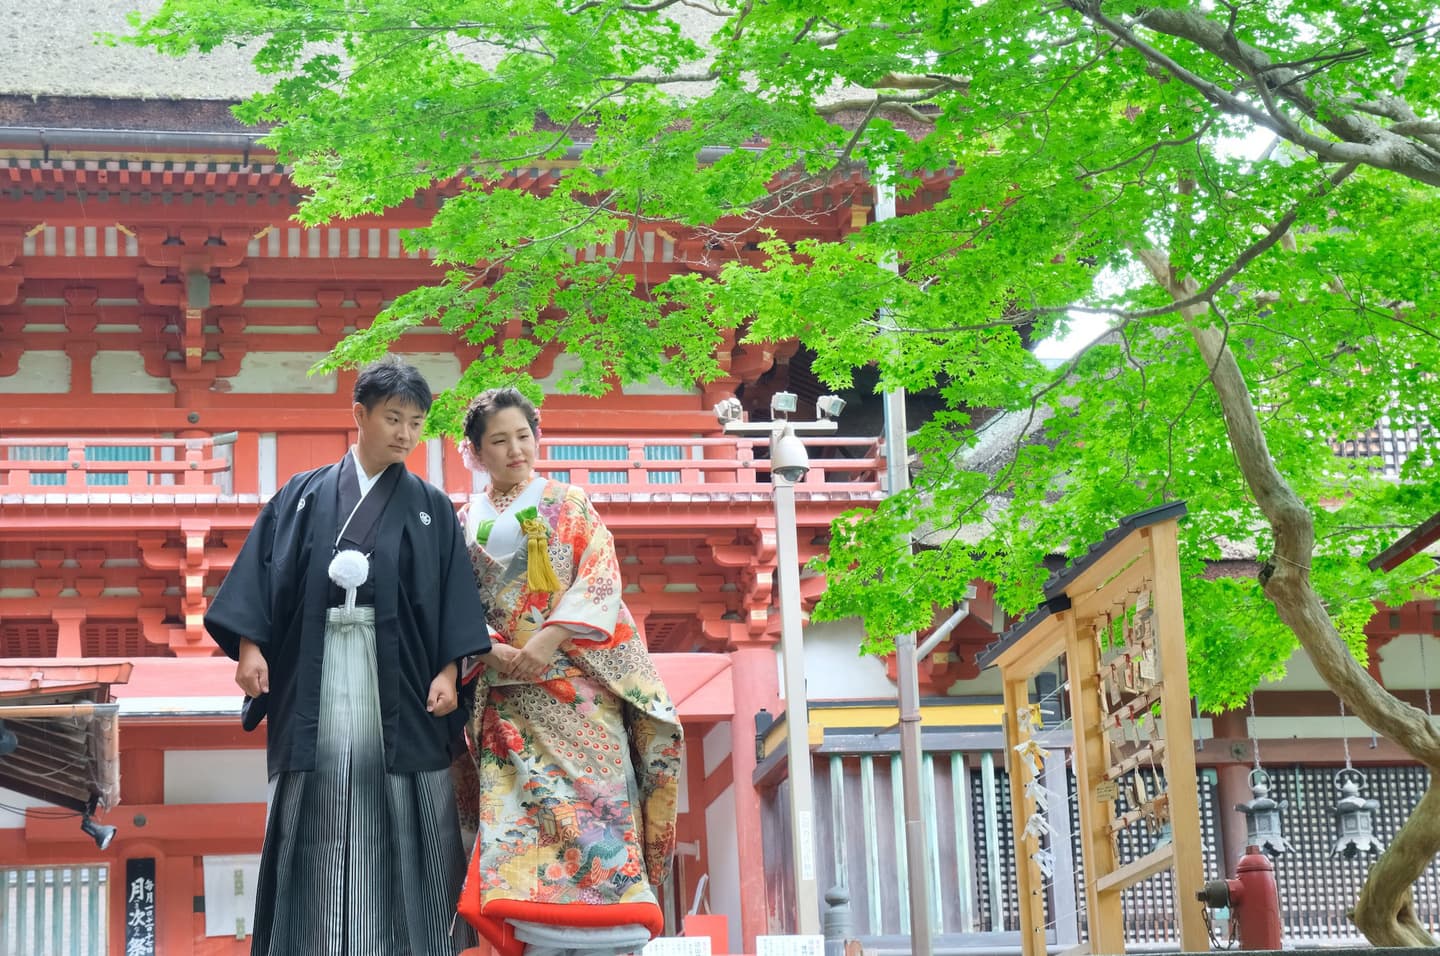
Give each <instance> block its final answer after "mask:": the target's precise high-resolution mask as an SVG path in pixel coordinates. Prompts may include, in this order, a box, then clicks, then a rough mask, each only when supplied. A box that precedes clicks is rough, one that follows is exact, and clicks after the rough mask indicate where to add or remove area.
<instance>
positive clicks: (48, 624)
mask: <svg viewBox="0 0 1440 956" xmlns="http://www.w3.org/2000/svg"><path fill="white" fill-rule="evenodd" d="M59 647H60V628H59V626H58V625H56V623H55V622H54V621H46V620H28V621H27V620H12V621H5V622H4V623H0V657H54V656H55V652H56V651H57V650H59Z"/></svg>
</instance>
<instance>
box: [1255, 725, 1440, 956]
mask: <svg viewBox="0 0 1440 956" xmlns="http://www.w3.org/2000/svg"><path fill="white" fill-rule="evenodd" d="M1359 746H1364V745H1363V744H1360V745H1359ZM1338 769H1340V768H1338V767H1298V766H1291V767H1284V768H1271V769H1270V782H1271V791H1270V796H1272V797H1274V798H1275V799H1276V800H1286V801H1288V802H1289V807H1287V808H1286V810H1285V812H1284V814H1283V816H1282V817H1281V819H1282V821H1283V822H1282V826H1283V828H1284V831H1285V840H1286V842H1287V843H1289V844H1290V851H1289V852H1288V853H1286V854H1285V855H1284V856H1282V857H1280V859H1278V860H1276V861H1275V882H1276V883H1277V884H1278V885H1279V887H1280V912H1281V918H1282V921H1283V924H1284V927H1285V939H1286V941H1287V942H1288V941H1295V940H1309V939H1315V940H1322V939H1355V940H1358V939H1359V938H1360V933H1359V931H1358V930H1356V929H1355V924H1354V923H1352V922H1350V920H1349V919H1348V918H1347V917H1346V916H1345V912H1346V910H1348V909H1350V908H1351V907H1352V906H1354V905H1355V900H1356V899H1358V898H1359V896H1360V887H1361V886H1362V885H1363V884H1364V882H1365V875H1366V873H1367V872H1368V871H1369V869H1370V863H1371V862H1372V861H1371V860H1370V859H1368V858H1361V859H1356V860H1345V859H1336V858H1334V857H1332V856H1331V851H1332V849H1333V848H1334V846H1335V836H1336V833H1335V814H1334V806H1335V798H1336V797H1337V796H1338V793H1337V792H1336V790H1335V772H1336V771H1337V770H1338ZM1359 769H1360V771H1361V772H1362V773H1363V774H1365V790H1364V795H1365V796H1367V797H1372V798H1374V799H1376V800H1378V801H1380V809H1379V810H1378V811H1376V812H1375V814H1374V816H1373V817H1372V822H1373V825H1374V830H1375V835H1376V837H1378V838H1379V840H1380V842H1381V844H1383V845H1386V846H1388V845H1389V844H1390V841H1391V840H1393V839H1394V838H1395V833H1396V831H1397V830H1399V829H1400V826H1401V824H1403V823H1404V822H1405V818H1406V817H1407V816H1409V814H1410V811H1411V809H1412V808H1413V807H1414V806H1415V805H1416V804H1417V803H1419V802H1420V797H1421V795H1422V794H1424V792H1425V787H1426V785H1427V784H1428V774H1427V773H1426V771H1425V768H1424V767H1418V766H1400V767H1361V768H1359ZM1237 825H1240V826H1243V821H1237ZM1413 891H1414V894H1415V912H1416V915H1417V916H1418V917H1419V918H1420V922H1422V923H1424V924H1425V925H1426V926H1428V927H1429V928H1430V930H1431V931H1432V932H1434V931H1435V930H1436V928H1437V926H1440V864H1436V863H1431V864H1430V866H1429V867H1427V868H1426V869H1425V872H1424V873H1423V874H1422V875H1421V877H1420V879H1418V880H1416V881H1415V884H1414V888H1413Z"/></svg>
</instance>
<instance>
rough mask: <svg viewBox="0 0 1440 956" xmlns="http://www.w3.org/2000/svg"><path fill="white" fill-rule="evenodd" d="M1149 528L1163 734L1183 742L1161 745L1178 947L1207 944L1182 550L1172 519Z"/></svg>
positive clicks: (1198, 949)
mask: <svg viewBox="0 0 1440 956" xmlns="http://www.w3.org/2000/svg"><path fill="white" fill-rule="evenodd" d="M1145 531H1147V532H1149V534H1150V559H1151V561H1152V562H1153V574H1154V577H1153V580H1154V582H1155V615H1156V620H1155V626H1156V631H1157V640H1158V642H1159V649H1160V671H1161V673H1162V674H1164V677H1165V679H1164V682H1163V684H1162V686H1161V690H1160V712H1161V713H1162V714H1164V715H1165V736H1166V738H1167V739H1169V740H1170V741H1172V742H1174V743H1176V744H1183V746H1171V747H1166V748H1165V761H1164V766H1165V779H1166V781H1167V782H1169V783H1170V786H1169V788H1168V791H1169V794H1170V826H1171V832H1172V834H1173V839H1174V843H1175V863H1176V866H1175V884H1174V885H1175V912H1176V914H1177V915H1178V918H1179V923H1180V948H1181V949H1187V950H1192V951H1195V952H1203V951H1204V950H1206V949H1208V948H1209V945H1210V939H1209V933H1208V931H1207V930H1206V928H1205V922H1204V916H1205V912H1204V909H1203V904H1201V903H1199V902H1197V897H1198V894H1199V892H1200V890H1201V887H1202V886H1203V885H1204V877H1205V874H1204V872H1203V870H1202V868H1201V860H1203V859H1204V855H1203V850H1204V848H1203V845H1202V843H1201V839H1200V799H1199V793H1198V788H1197V787H1196V781H1195V750H1194V748H1193V747H1191V746H1190V745H1189V741H1190V737H1191V735H1190V729H1191V724H1190V675H1189V673H1188V668H1187V667H1186V665H1185V615H1184V613H1183V611H1182V607H1181V600H1180V555H1179V548H1178V543H1177V541H1176V523H1175V522H1174V521H1166V522H1164V523H1162V524H1157V525H1155V526H1153V527H1151V528H1147V529H1145Z"/></svg>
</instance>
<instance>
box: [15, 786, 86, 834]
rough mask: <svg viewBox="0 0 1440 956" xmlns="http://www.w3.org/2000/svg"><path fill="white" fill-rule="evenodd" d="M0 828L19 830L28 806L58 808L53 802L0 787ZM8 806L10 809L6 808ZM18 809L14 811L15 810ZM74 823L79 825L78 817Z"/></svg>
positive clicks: (22, 824)
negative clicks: (0, 805)
mask: <svg viewBox="0 0 1440 956" xmlns="http://www.w3.org/2000/svg"><path fill="white" fill-rule="evenodd" d="M0 804H4V806H3V807H0V830H19V829H20V828H22V827H24V826H25V811H26V810H28V809H29V808H30V807H50V808H51V809H53V810H59V809H60V808H59V807H57V806H55V805H54V804H50V803H46V802H45V801H44V800H36V799H35V798H34V797H27V796H25V795H24V794H23V793H16V792H15V791H14V790H6V789H5V788H4V787H0ZM6 807H9V808H11V809H6ZM16 810H18V811H20V812H19V813H16V812H15V811H16ZM75 825H76V826H77V827H78V826H79V825H80V818H79V817H76V818H75Z"/></svg>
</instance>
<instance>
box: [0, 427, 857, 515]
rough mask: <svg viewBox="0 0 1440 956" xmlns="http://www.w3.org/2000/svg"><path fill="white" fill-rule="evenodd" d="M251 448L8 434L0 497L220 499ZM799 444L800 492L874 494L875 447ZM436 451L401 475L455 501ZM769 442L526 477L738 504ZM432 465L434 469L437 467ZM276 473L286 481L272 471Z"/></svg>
mask: <svg viewBox="0 0 1440 956" xmlns="http://www.w3.org/2000/svg"><path fill="white" fill-rule="evenodd" d="M267 434H268V438H266V439H265V440H267V441H269V442H270V443H271V447H272V448H273V447H274V443H275V442H276V441H283V439H284V437H285V433H283V432H281V433H278V435H279V437H278V439H277V433H267ZM261 440H262V433H260V432H255V431H251V432H247V433H243V434H237V433H235V432H227V433H224V434H220V435H215V436H202V437H197V438H158V437H157V438H133V437H129V438H119V437H108V436H93V437H92V436H76V435H70V436H30V435H26V436H24V437H15V436H14V435H13V434H12V435H11V436H9V437H3V438H0V494H7V495H13V494H23V495H36V494H40V495H48V494H54V493H63V494H66V495H75V494H77V493H80V494H101V495H112V496H113V495H117V494H118V495H122V496H123V495H127V494H129V495H135V494H140V495H173V494H186V495H190V494H197V495H202V496H214V497H217V498H225V497H228V496H231V490H232V489H233V488H235V487H236V481H235V473H234V467H235V463H236V462H237V461H241V460H244V461H245V462H246V463H247V465H248V467H251V468H253V467H256V465H255V464H254V463H255V462H256V460H257V452H256V449H257V447H258V446H257V442H259V441H261ZM803 441H804V443H805V445H806V446H807V447H808V448H809V449H810V451H811V461H810V471H809V473H808V474H807V475H806V477H805V478H804V479H803V480H802V481H801V482H800V483H799V489H798V490H799V491H800V492H801V494H802V495H805V494H807V493H810V494H814V493H820V492H824V493H826V494H827V495H832V494H833V495H835V496H838V497H842V498H843V497H845V496H847V495H848V496H858V497H860V498H865V499H873V498H874V497H877V496H878V494H879V492H880V490H881V479H882V477H883V475H884V471H885V468H884V461H883V459H882V458H881V456H880V450H881V449H880V444H879V440H878V439H875V438H869V437H863V438H846V437H839V436H830V435H826V436H811V437H806V438H804V439H803ZM232 443H238V444H240V445H243V446H245V448H246V449H247V451H246V453H245V454H244V456H240V457H237V454H234V453H231V452H230V451H229V449H224V450H221V448H220V446H225V445H228V444H232ZM438 444H439V446H440V447H439V449H436V448H435V447H434V446H433V445H432V446H431V447H430V449H429V450H428V451H425V450H421V449H417V451H416V455H417V456H423V458H416V457H412V459H411V462H410V464H411V467H412V468H417V469H419V470H420V472H421V473H422V474H424V475H425V476H426V477H428V478H429V479H430V480H431V481H434V482H436V483H437V484H441V485H442V486H444V487H448V488H450V490H452V491H454V492H457V493H468V491H469V488H468V486H467V487H457V483H458V482H460V481H463V477H464V476H465V475H466V474H467V473H466V472H464V471H463V468H462V466H461V465H460V461H459V454H458V451H457V449H456V448H455V446H454V444H453V443H452V442H450V441H448V440H444V441H440V442H439V443H438ZM769 444H770V442H769V438H768V436H732V435H726V436H718V437H699V436H683V435H680V436H668V435H652V436H646V437H644V438H634V437H631V436H628V435H626V436H621V435H615V434H588V435H562V436H553V435H547V436H545V439H544V440H543V442H542V443H541V448H540V458H539V459H538V460H537V461H536V470H537V471H538V472H539V473H541V474H544V475H550V476H554V477H557V478H560V479H562V480H564V481H567V482H569V483H571V484H574V485H578V486H580V487H582V488H584V489H586V491H587V492H589V493H592V494H601V495H604V496H605V497H606V498H607V499H609V500H615V498H616V497H617V496H625V495H630V496H634V498H635V500H637V501H642V500H658V499H664V498H667V497H669V498H677V499H683V498H684V496H686V495H692V494H693V495H704V496H710V497H712V498H713V497H715V496H724V495H730V494H735V495H742V496H743V495H745V494H747V493H759V492H766V491H767V490H768V488H769V486H770V462H769V459H768V457H766V449H767V448H768V446H769ZM26 449H30V451H28V452H27V451H26ZM104 449H141V450H144V449H148V451H142V452H140V453H137V454H134V455H133V456H132V455H127V456H126V458H127V459H128V458H131V457H133V458H135V459H137V460H115V459H114V458H112V457H111V456H112V455H117V454H118V453H117V452H114V451H110V452H107V451H103V450H104ZM437 451H438V454H437ZM39 455H44V457H43V458H42V457H37V456H39ZM598 455H604V456H606V457H597V456H598ZM851 456H853V457H851ZM261 457H264V456H261ZM282 457H283V456H282ZM422 461H423V463H422ZM437 464H438V467H439V468H440V470H439V471H436V470H435V469H436V468H437ZM267 465H268V468H269V469H270V471H268V472H266V475H265V478H266V480H265V481H262V482H261V486H262V487H271V488H273V487H278V486H279V485H280V484H283V482H284V480H285V478H286V477H288V473H289V472H290V471H293V470H298V469H297V468H296V466H295V465H294V463H293V461H291V462H290V464H288V465H281V464H278V463H277V459H276V457H275V456H274V455H273V454H271V455H270V456H269V457H264V462H263V463H262V464H261V465H260V466H259V467H262V468H264V467H267ZM277 467H283V468H285V469H286V472H285V473H281V474H275V473H274V471H275V469H276V468H277ZM309 467H313V465H311V466H309ZM244 477H245V478H246V480H247V481H248V482H249V484H248V485H246V484H245V483H244V482H242V483H241V487H248V488H251V489H253V488H254V487H255V485H254V481H255V475H254V474H253V473H251V474H250V475H246V476H244ZM742 500H743V499H742Z"/></svg>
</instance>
